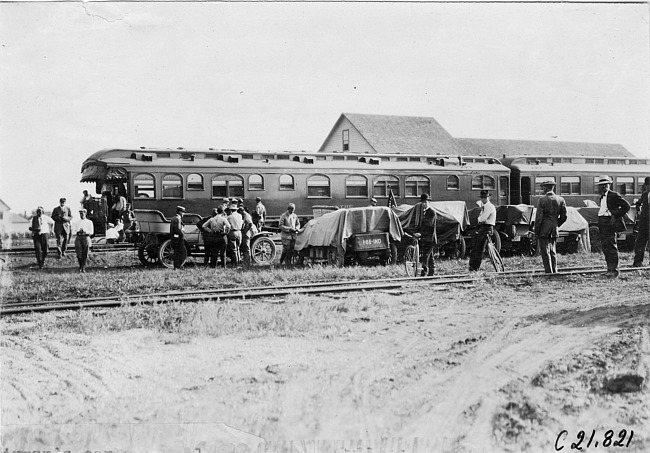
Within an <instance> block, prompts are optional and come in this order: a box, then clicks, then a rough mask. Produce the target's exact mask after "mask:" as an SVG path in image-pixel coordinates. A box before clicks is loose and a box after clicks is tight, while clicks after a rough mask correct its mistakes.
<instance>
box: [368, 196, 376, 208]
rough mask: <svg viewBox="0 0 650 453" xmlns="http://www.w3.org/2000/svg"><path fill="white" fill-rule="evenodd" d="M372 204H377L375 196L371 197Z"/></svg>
mask: <svg viewBox="0 0 650 453" xmlns="http://www.w3.org/2000/svg"><path fill="white" fill-rule="evenodd" d="M370 206H371V207H372V206H377V199H376V198H375V197H372V198H371V199H370Z"/></svg>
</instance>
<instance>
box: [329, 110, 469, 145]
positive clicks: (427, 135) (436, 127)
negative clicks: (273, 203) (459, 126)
mask: <svg viewBox="0 0 650 453" xmlns="http://www.w3.org/2000/svg"><path fill="white" fill-rule="evenodd" d="M318 151H319V152H322V153H325V152H326V153H338V152H342V153H346V152H351V153H355V154H356V153H369V154H403V153H409V154H413V153H415V154H429V155H431V154H433V155H435V154H440V155H449V156H460V155H462V154H463V153H464V149H463V147H462V146H461V145H460V144H458V143H457V141H456V139H454V138H453V137H452V136H451V135H450V134H449V132H447V131H446V130H445V129H444V128H443V127H442V126H441V125H440V124H439V123H438V122H437V121H436V120H435V119H434V118H427V117H415V116H393V115H366V114H359V113H342V114H341V116H340V117H339V119H338V120H337V121H336V123H335V124H334V127H333V128H332V130H331V131H330V133H329V135H328V136H327V138H326V139H325V142H324V143H323V144H322V145H321V147H320V149H319V150H318Z"/></svg>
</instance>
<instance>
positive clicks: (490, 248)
mask: <svg viewBox="0 0 650 453" xmlns="http://www.w3.org/2000/svg"><path fill="white" fill-rule="evenodd" d="M487 252H488V256H489V257H490V261H491V262H492V266H494V270H495V271H497V272H503V271H505V270H506V268H505V266H504V265H503V260H502V259H501V255H499V252H498V251H497V249H496V247H495V246H494V244H493V243H492V242H489V241H488V243H487Z"/></svg>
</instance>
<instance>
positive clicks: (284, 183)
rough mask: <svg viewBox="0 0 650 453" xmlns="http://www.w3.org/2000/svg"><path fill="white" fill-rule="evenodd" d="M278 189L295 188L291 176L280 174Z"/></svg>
mask: <svg viewBox="0 0 650 453" xmlns="http://www.w3.org/2000/svg"><path fill="white" fill-rule="evenodd" d="M280 190H295V186H294V184H293V176H291V175H280Z"/></svg>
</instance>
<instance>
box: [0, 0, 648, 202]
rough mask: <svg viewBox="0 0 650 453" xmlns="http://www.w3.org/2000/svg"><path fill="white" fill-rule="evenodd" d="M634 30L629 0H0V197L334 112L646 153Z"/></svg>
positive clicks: (289, 131) (642, 81)
mask: <svg viewBox="0 0 650 453" xmlns="http://www.w3.org/2000/svg"><path fill="white" fill-rule="evenodd" d="M649 30H650V27H649V14H648V5H647V4H580V3H577V4H576V3H570V4H566V3H565V4H558V3H555V4H542V3H534V4H526V3H481V4H469V3H461V4H452V3H349V2H340V3H339V2H336V3H301V2H291V3H280V2H273V3H268V2H265V3H250V2H246V3H225V2H219V3H208V2H197V3H190V2H186V3H176V2H174V3H165V2H162V3H160V2H156V3H140V2H99V3H94V2H91V3H89V2H83V3H82V2H59V3H41V2H38V3H0V41H1V45H2V47H1V48H0V199H1V200H3V201H4V202H5V203H7V204H8V205H9V206H10V208H11V209H12V211H13V212H17V213H22V212H24V211H27V212H31V211H32V210H33V209H35V208H36V207H37V206H39V205H42V206H44V207H45V209H46V210H51V209H52V208H53V207H54V206H56V205H57V204H58V199H59V197H62V196H64V197H66V198H68V200H69V203H68V204H69V205H71V206H73V207H74V206H76V202H77V200H78V199H79V198H80V197H81V192H82V190H84V189H88V190H89V191H90V192H93V189H94V185H93V184H88V183H83V184H82V183H80V182H79V179H80V177H81V165H82V163H83V161H84V160H85V159H86V158H87V157H88V156H90V155H91V154H92V153H93V152H95V151H97V150H100V149H103V148H114V147H139V146H147V147H165V148H167V147H169V148H176V147H185V148H208V147H212V148H228V149H269V150H309V151H316V150H318V148H319V147H320V145H321V144H322V143H323V141H324V140H325V138H326V136H327V134H328V133H329V131H330V129H331V128H332V127H333V125H334V123H335V121H336V120H337V119H338V117H339V115H340V114H341V113H343V112H348V113H371V114H384V115H407V116H429V117H434V118H436V120H437V121H438V122H439V123H440V124H441V125H442V126H443V127H444V128H445V129H446V130H447V131H448V132H449V133H450V134H451V135H452V136H454V137H470V138H500V139H521V140H558V141H578V142H594V143H618V144H621V145H623V146H625V147H626V148H627V149H628V150H629V151H631V152H632V153H634V154H635V155H637V156H639V157H650V102H649V101H650V84H649V83H648V81H649V80H650V51H649V43H650V31H649ZM70 201H72V203H71V202H70Z"/></svg>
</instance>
